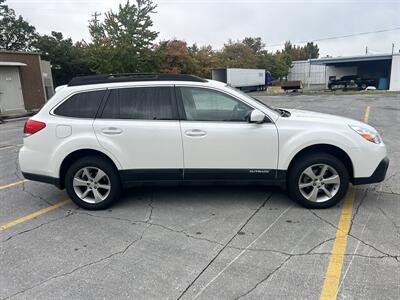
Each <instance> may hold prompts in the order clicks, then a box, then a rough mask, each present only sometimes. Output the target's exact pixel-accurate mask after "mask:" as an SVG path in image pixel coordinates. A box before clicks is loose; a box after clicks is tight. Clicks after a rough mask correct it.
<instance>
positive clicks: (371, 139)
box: [349, 125, 382, 144]
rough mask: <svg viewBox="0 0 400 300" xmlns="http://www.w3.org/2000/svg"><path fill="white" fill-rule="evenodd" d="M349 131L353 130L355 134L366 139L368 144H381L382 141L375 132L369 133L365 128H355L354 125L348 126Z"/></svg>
mask: <svg viewBox="0 0 400 300" xmlns="http://www.w3.org/2000/svg"><path fill="white" fill-rule="evenodd" d="M349 126H350V128H351V129H353V130H354V131H355V132H357V133H358V134H359V135H360V136H361V137H363V138H364V139H366V140H367V141H369V142H372V143H375V144H380V143H382V139H381V137H380V135H379V133H377V132H376V131H371V130H369V129H367V128H364V127H360V126H355V125H349Z"/></svg>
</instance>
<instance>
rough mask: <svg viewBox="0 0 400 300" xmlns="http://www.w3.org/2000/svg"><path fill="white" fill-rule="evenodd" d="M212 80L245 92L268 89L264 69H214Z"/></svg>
mask: <svg viewBox="0 0 400 300" xmlns="http://www.w3.org/2000/svg"><path fill="white" fill-rule="evenodd" d="M212 79H213V80H217V81H221V82H225V83H227V84H229V85H230V86H233V87H235V88H240V89H244V90H265V89H266V83H265V70H264V69H238V68H224V69H213V70H212Z"/></svg>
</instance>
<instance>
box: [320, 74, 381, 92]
mask: <svg viewBox="0 0 400 300" xmlns="http://www.w3.org/2000/svg"><path fill="white" fill-rule="evenodd" d="M376 84H377V82H376V80H375V79H362V78H360V77H359V76H357V75H347V76H343V77H341V78H340V79H336V77H335V76H332V77H329V83H328V88H329V89H330V90H331V91H335V90H349V89H358V90H365V89H366V88H367V86H375V87H376Z"/></svg>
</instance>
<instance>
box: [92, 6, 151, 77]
mask: <svg viewBox="0 0 400 300" xmlns="http://www.w3.org/2000/svg"><path fill="white" fill-rule="evenodd" d="M135 2H136V3H134V4H131V3H130V2H129V1H127V2H126V3H125V4H124V5H122V4H120V5H119V9H118V12H113V11H112V10H110V11H109V12H107V13H105V18H104V21H100V20H99V18H98V16H99V15H98V14H97V13H96V14H95V16H94V18H93V19H92V20H91V21H90V23H89V31H90V35H91V39H92V42H91V43H89V44H88V47H87V51H86V53H87V56H86V59H87V61H88V63H89V65H90V67H91V68H92V69H93V70H94V71H96V72H98V73H129V72H150V71H154V70H155V69H156V67H157V66H156V64H157V60H156V57H154V55H153V54H154V53H153V51H152V48H153V42H154V40H155V39H156V38H157V36H158V32H156V31H153V30H151V27H152V26H153V21H152V20H151V14H153V13H155V9H156V7H157V5H155V4H153V2H152V1H151V0H136V1H135Z"/></svg>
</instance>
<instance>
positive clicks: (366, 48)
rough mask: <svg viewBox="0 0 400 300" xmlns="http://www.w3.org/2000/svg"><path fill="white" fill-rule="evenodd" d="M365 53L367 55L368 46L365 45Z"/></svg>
mask: <svg viewBox="0 0 400 300" xmlns="http://www.w3.org/2000/svg"><path fill="white" fill-rule="evenodd" d="M365 55H368V46H365Z"/></svg>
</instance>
